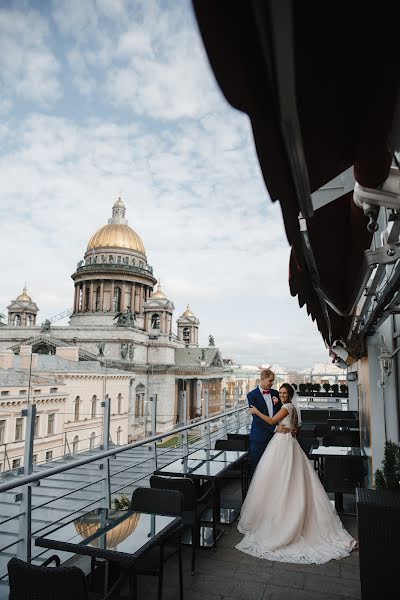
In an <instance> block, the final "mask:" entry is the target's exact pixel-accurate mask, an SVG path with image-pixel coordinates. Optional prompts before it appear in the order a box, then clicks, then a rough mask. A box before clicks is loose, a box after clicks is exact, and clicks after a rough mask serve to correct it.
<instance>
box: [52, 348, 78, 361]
mask: <svg viewBox="0 0 400 600" xmlns="http://www.w3.org/2000/svg"><path fill="white" fill-rule="evenodd" d="M56 356H59V357H60V358H64V359H65V360H72V361H73V362H79V348H77V347H76V346H58V347H57V348H56Z"/></svg>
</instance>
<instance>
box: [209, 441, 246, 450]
mask: <svg viewBox="0 0 400 600" xmlns="http://www.w3.org/2000/svg"><path fill="white" fill-rule="evenodd" d="M215 449H216V450H241V451H246V450H248V446H247V445H246V440H217V441H216V442H215Z"/></svg>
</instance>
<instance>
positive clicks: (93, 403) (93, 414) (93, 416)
mask: <svg viewBox="0 0 400 600" xmlns="http://www.w3.org/2000/svg"><path fill="white" fill-rule="evenodd" d="M96 412H97V397H96V396H93V398H92V412H91V416H92V419H95V418H96Z"/></svg>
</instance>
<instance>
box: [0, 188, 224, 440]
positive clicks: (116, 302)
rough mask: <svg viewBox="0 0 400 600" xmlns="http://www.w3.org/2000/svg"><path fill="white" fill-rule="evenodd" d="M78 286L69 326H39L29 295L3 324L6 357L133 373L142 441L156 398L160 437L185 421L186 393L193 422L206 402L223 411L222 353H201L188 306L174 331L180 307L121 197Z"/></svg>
mask: <svg viewBox="0 0 400 600" xmlns="http://www.w3.org/2000/svg"><path fill="white" fill-rule="evenodd" d="M72 280H73V282H74V288H73V297H72V309H71V310H70V311H69V315H70V322H69V325H66V326H60V325H57V322H56V321H54V320H53V319H46V320H45V321H44V322H42V324H41V325H40V326H39V325H38V324H37V322H36V315H37V313H38V310H39V309H38V307H37V305H36V304H35V303H34V302H33V301H32V299H31V298H30V296H28V294H27V291H26V288H24V292H23V294H21V295H20V296H18V298H17V299H16V300H15V301H13V302H12V303H11V304H10V306H9V307H8V324H7V325H5V324H3V323H1V322H0V351H1V350H6V349H9V350H11V351H12V352H13V353H14V354H20V351H21V347H22V346H30V347H31V348H32V352H33V353H34V354H35V353H37V354H39V355H49V354H50V355H56V354H58V353H60V352H61V353H62V356H63V357H64V358H67V357H68V353H71V352H77V357H78V361H79V362H85V361H89V362H93V361H95V362H98V363H99V364H100V365H102V366H103V367H104V368H105V369H107V370H108V372H111V370H115V369H118V370H121V371H126V372H129V373H131V380H132V382H131V383H130V392H129V394H130V395H129V394H128V395H129V398H130V400H129V403H128V431H127V439H136V438H137V437H140V436H142V435H143V433H144V430H145V429H146V423H147V418H148V417H149V412H150V408H149V407H150V404H149V399H150V398H151V397H155V395H156V396H157V413H158V419H157V430H159V431H163V430H167V429H169V428H170V427H171V426H173V425H174V424H176V423H178V422H181V421H182V414H183V412H182V411H183V409H182V406H181V400H180V398H181V395H180V392H181V391H182V390H183V391H186V392H187V397H188V399H189V407H188V414H189V416H191V415H193V416H195V415H197V414H199V412H202V410H203V409H202V405H203V404H204V399H205V397H208V399H209V405H210V406H209V412H210V413H211V412H213V411H214V410H219V408H220V406H221V401H220V395H221V389H222V379H223V375H224V364H223V361H222V358H221V355H220V352H219V350H218V349H217V348H214V347H212V348H210V347H207V348H199V346H198V332H199V325H200V321H199V319H198V318H197V316H196V315H195V314H194V312H193V311H192V310H191V309H190V308H189V306H188V307H187V310H186V311H184V313H183V314H182V315H180V316H179V318H178V319H177V329H176V333H175V332H174V310H175V306H174V303H173V301H172V300H171V299H170V298H168V296H167V294H166V293H165V292H164V291H163V290H162V289H161V286H160V285H157V287H156V288H155V286H156V283H157V280H156V278H155V277H154V274H153V268H152V267H151V266H150V264H149V262H148V259H147V254H146V250H145V247H144V244H143V241H142V240H141V238H140V236H139V235H138V234H137V233H136V232H135V231H134V230H133V229H132V228H131V227H130V226H129V224H128V221H127V219H126V208H125V205H124V203H123V201H122V200H121V198H119V199H118V200H117V201H116V202H115V203H114V205H113V207H112V216H111V218H110V219H109V220H108V223H107V224H106V225H104V226H102V227H100V229H98V230H97V231H96V232H95V233H94V234H93V235H92V236H91V237H90V238H89V242H88V244H87V248H86V250H85V252H84V254H83V258H82V259H81V260H80V261H79V262H78V263H77V268H76V270H75V272H74V273H73V274H72ZM17 315H19V318H17ZM49 375H50V371H49ZM205 391H207V394H205ZM112 401H114V398H112Z"/></svg>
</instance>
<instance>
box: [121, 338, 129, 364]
mask: <svg viewBox="0 0 400 600" xmlns="http://www.w3.org/2000/svg"><path fill="white" fill-rule="evenodd" d="M128 346H129V345H128V344H127V343H126V342H122V343H121V358H122V359H123V360H125V358H126V357H127V356H128Z"/></svg>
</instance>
